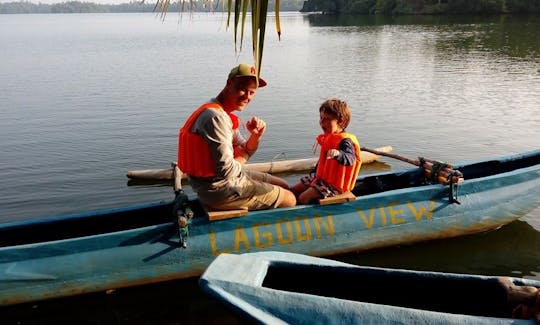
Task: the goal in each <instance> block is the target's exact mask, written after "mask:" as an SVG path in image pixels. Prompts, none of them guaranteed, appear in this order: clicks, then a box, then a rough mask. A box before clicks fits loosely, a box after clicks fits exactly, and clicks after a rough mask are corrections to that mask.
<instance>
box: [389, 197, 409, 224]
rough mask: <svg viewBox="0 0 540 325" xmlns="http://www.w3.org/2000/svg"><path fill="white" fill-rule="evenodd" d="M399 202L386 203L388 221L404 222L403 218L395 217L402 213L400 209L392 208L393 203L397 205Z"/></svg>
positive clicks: (393, 222)
mask: <svg viewBox="0 0 540 325" xmlns="http://www.w3.org/2000/svg"><path fill="white" fill-rule="evenodd" d="M399 204H400V203H399V202H392V203H390V204H389V205H388V213H389V214H390V221H391V222H392V224H393V225H399V224H402V223H405V219H403V218H396V217H397V216H398V215H400V214H403V210H402V209H394V206H395V205H399Z"/></svg>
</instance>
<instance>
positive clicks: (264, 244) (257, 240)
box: [253, 223, 272, 248]
mask: <svg viewBox="0 0 540 325" xmlns="http://www.w3.org/2000/svg"><path fill="white" fill-rule="evenodd" d="M264 226H268V224H267V223H260V224H256V225H254V226H253V239H254V240H255V247H257V248H265V247H269V246H272V233H271V232H268V231H264V232H262V233H259V227H264ZM261 237H263V238H265V239H266V241H265V242H262V243H261Z"/></svg>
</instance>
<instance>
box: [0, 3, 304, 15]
mask: <svg viewBox="0 0 540 325" xmlns="http://www.w3.org/2000/svg"><path fill="white" fill-rule="evenodd" d="M206 3H207V2H206V1H203V0H199V1H193V2H192V3H189V4H185V5H184V8H181V7H179V4H178V2H174V3H173V2H172V1H171V5H170V7H169V8H168V12H181V11H186V12H187V11H194V12H221V11H227V7H226V2H219V3H218V4H217V5H216V6H215V7H208V6H207V5H206ZM303 3H304V0H285V1H283V0H281V1H280V11H300V9H301V8H302V5H303ZM155 5H156V1H155V0H149V1H145V2H143V1H130V2H128V3H121V4H98V3H93V2H83V1H66V2H61V3H55V4H45V3H41V2H39V3H33V2H29V1H14V2H7V3H0V14H36V13H37V14H47V13H128V12H160V9H156V10H154V7H155ZM224 5H225V7H224ZM274 8H275V0H269V1H268V11H269V12H273V11H274Z"/></svg>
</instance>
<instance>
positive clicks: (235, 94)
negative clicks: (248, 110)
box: [227, 78, 257, 111]
mask: <svg viewBox="0 0 540 325" xmlns="http://www.w3.org/2000/svg"><path fill="white" fill-rule="evenodd" d="M227 87H228V96H227V104H229V105H228V106H229V107H230V109H231V110H237V111H242V110H243V109H244V108H245V107H246V106H247V104H249V102H251V100H252V99H253V96H255V92H256V91H257V81H256V80H255V78H233V79H231V80H229V81H228V82H227Z"/></svg>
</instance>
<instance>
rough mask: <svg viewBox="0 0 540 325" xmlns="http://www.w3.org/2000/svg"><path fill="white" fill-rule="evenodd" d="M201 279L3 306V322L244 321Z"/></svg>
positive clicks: (230, 322)
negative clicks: (202, 285)
mask: <svg viewBox="0 0 540 325" xmlns="http://www.w3.org/2000/svg"><path fill="white" fill-rule="evenodd" d="M197 281H198V279H188V280H181V281H170V282H164V283H158V284H153V285H147V286H140V287H133V288H125V289H119V290H116V291H114V292H112V293H108V294H107V293H104V292H101V293H94V294H87V295H83V296H77V297H71V298H61V299H53V300H49V301H43V302H37V303H26V304H21V305H16V306H10V307H3V308H0V319H2V322H1V323H2V324H6V325H7V324H40V325H41V324H66V325H67V324H169V325H171V324H240V321H239V319H238V318H236V316H234V315H233V314H231V313H230V312H229V311H227V310H226V309H225V307H223V306H222V305H221V304H220V303H219V302H217V301H214V300H212V299H210V298H209V297H207V296H206V295H205V294H204V293H203V292H202V291H201V290H199V286H198V282H197Z"/></svg>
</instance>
